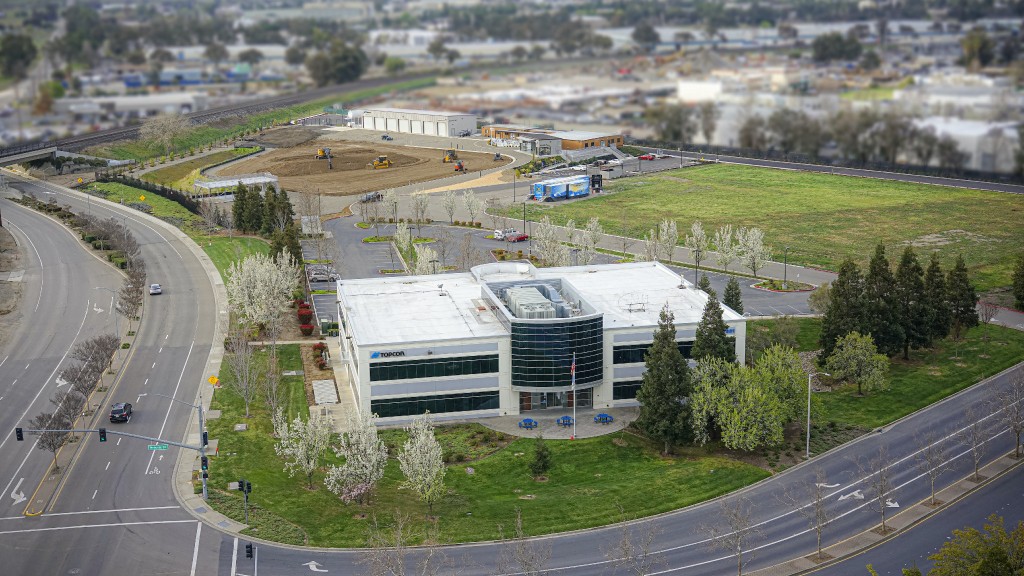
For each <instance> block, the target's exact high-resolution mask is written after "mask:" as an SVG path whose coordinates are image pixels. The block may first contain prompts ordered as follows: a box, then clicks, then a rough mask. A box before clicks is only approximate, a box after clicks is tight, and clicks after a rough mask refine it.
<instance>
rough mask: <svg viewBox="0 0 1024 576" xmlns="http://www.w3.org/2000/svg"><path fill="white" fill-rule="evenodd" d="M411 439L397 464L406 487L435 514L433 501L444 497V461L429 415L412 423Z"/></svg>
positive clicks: (399, 455) (427, 413)
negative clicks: (403, 475) (403, 476)
mask: <svg viewBox="0 0 1024 576" xmlns="http://www.w3.org/2000/svg"><path fill="white" fill-rule="evenodd" d="M406 430H407V431H408V432H409V439H408V440H406V441H405V446H403V447H402V451H401V452H399V454H398V464H399V466H400V467H401V469H402V474H405V482H404V483H403V484H402V487H403V488H409V489H411V490H412V491H413V492H415V493H416V495H417V496H419V497H420V500H423V501H424V502H426V503H427V509H428V510H429V512H431V513H433V511H434V502H437V501H438V500H440V499H441V496H443V495H444V491H445V486H444V473H445V470H446V469H445V467H444V460H443V459H442V457H441V445H440V444H439V443H438V442H437V438H434V427H433V426H431V425H430V412H425V413H424V414H423V415H422V416H418V417H417V418H416V419H415V420H413V423H412V426H410V427H408V428H406Z"/></svg>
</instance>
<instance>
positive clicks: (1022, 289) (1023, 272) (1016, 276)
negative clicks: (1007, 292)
mask: <svg viewBox="0 0 1024 576" xmlns="http://www.w3.org/2000/svg"><path fill="white" fill-rule="evenodd" d="M1013 300H1014V302H1013V305H1014V307H1016V308H1017V310H1024V254H1021V255H1020V256H1017V265H1016V266H1014V267H1013Z"/></svg>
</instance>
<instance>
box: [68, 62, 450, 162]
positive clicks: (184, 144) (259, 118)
mask: <svg viewBox="0 0 1024 576" xmlns="http://www.w3.org/2000/svg"><path fill="white" fill-rule="evenodd" d="M434 82H435V79H434V78H425V79H421V80H406V81H404V82H395V83H394V84H388V85H386V86H379V87H377V88H368V89H365V90H355V91H352V92H339V93H338V94H336V95H334V96H331V97H329V98H321V99H319V100H315V101H313V102H308V103H306V104H299V105H296V106H289V107H287V108H280V109H277V110H271V111H268V112H262V113H260V114H253V115H252V116H248V117H246V118H244V119H240V120H239V121H238V123H237V124H232V125H231V126H226V127H215V126H210V125H204V126H199V127H197V128H195V129H193V130H191V131H189V133H188V134H186V135H184V136H182V137H181V138H177V139H175V141H174V146H173V148H174V150H177V151H179V152H180V151H182V150H188V149H189V148H198V147H200V146H207V145H209V144H214V143H217V142H221V141H223V140H225V139H228V138H236V137H239V136H241V135H243V134H246V133H252V132H253V131H255V130H259V129H260V128H265V127H267V126H272V125H275V124H281V123H284V122H287V121H289V120H293V119H295V118H300V117H303V116H308V115H310V114H314V113H316V112H319V111H321V110H322V109H323V108H324V106H329V105H331V104H335V103H337V102H344V103H345V104H346V105H349V106H351V105H352V104H353V103H355V102H357V101H359V100H365V99H367V98H373V97H375V96H380V95H382V94H387V93H388V92H400V91H404V90H415V89H417V88H423V87H426V86H431V85H433V84H434ZM85 153H86V154H91V155H93V156H100V157H103V158H114V159H119V160H120V159H134V160H137V161H143V160H147V159H149V158H155V157H159V156H161V155H162V154H163V153H164V152H163V148H162V147H161V146H160V145H159V144H157V143H155V142H141V141H121V142H115V143H113V144H109V145H102V146H95V147H92V148H89V149H88V150H86V151H85Z"/></svg>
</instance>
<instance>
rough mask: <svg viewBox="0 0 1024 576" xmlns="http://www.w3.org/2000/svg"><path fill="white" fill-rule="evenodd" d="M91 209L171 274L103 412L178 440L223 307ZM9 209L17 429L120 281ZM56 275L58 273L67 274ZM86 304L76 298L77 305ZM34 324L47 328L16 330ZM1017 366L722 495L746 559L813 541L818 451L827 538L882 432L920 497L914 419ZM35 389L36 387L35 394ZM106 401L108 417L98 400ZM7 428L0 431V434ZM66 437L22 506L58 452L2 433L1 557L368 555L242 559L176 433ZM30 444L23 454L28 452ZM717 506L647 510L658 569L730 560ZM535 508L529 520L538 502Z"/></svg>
mask: <svg viewBox="0 0 1024 576" xmlns="http://www.w3.org/2000/svg"><path fill="white" fill-rule="evenodd" d="M13 185H14V187H16V188H20V189H22V190H25V191H30V192H32V193H34V194H35V195H36V196H38V197H43V196H44V195H45V193H46V191H47V190H49V191H54V188H53V187H49V186H41V185H39V184H35V183H32V182H24V181H20V182H18V181H16V182H15V183H14V184H13ZM55 193H56V195H57V199H58V201H60V202H62V203H67V204H71V205H72V206H74V207H77V208H79V209H86V204H85V203H84V202H83V201H82V200H81V199H80V198H78V197H77V196H76V195H73V194H71V193H68V192H61V191H56V192H55ZM92 209H93V210H94V211H97V212H100V213H103V214H109V215H114V214H117V215H118V217H119V218H124V219H125V221H126V223H127V224H128V226H129V227H130V228H131V229H132V231H133V233H135V234H136V235H137V237H138V239H139V241H140V243H141V244H142V246H143V253H144V256H145V258H146V260H147V264H148V270H149V274H150V279H151V281H153V282H159V283H161V284H163V285H164V288H165V294H163V295H162V296H158V297H151V298H149V299H148V300H147V307H146V312H145V314H146V317H145V321H144V324H143V327H142V328H141V329H140V331H139V335H138V339H137V340H136V341H135V344H134V345H133V347H132V352H131V354H132V356H131V358H130V360H129V362H128V364H127V366H126V368H125V370H124V374H123V376H122V377H121V378H120V380H119V382H118V384H117V386H116V388H115V390H114V391H113V392H112V397H113V398H114V399H116V400H120V401H129V402H132V403H133V404H135V405H136V414H135V416H134V417H133V419H132V421H131V422H130V423H128V424H124V425H109V424H106V426H107V427H108V428H109V429H111V430H115V431H116V430H129V431H131V432H134V433H139V434H144V435H149V436H161V437H164V438H169V439H178V440H180V439H182V438H183V436H184V434H185V426H186V422H187V420H188V418H189V416H190V408H188V407H187V406H183V405H181V404H177V403H172V402H171V401H170V400H168V399H166V398H162V397H160V396H157V394H165V395H168V396H173V397H175V398H177V399H179V400H182V401H184V402H189V403H191V402H193V399H194V398H195V395H196V390H197V387H198V386H199V385H200V383H201V382H202V381H203V380H204V378H205V376H206V375H205V372H204V367H205V364H206V362H207V357H208V355H209V353H210V350H211V343H212V338H213V334H214V324H215V319H216V318H217V317H218V315H219V313H220V310H218V308H217V306H215V305H214V302H215V298H214V295H213V291H212V288H211V285H210V278H209V276H208V274H207V271H206V269H205V268H203V267H202V265H201V264H200V262H199V260H198V259H197V256H196V255H195V253H194V252H193V251H192V249H191V248H189V247H188V246H186V245H185V243H184V242H183V241H182V240H181V239H179V237H178V236H177V235H175V234H173V233H172V231H170V230H168V229H167V228H165V227H163V226H162V225H161V224H160V223H156V222H153V221H152V220H150V219H149V218H147V217H144V216H141V215H138V214H135V213H132V212H129V211H123V210H122V209H121V208H120V207H112V206H110V205H107V204H105V203H95V202H94V203H93V204H92ZM4 216H5V223H6V222H10V223H11V224H12V225H14V226H17V227H18V228H16V229H15V230H16V234H17V235H18V237H19V240H21V241H23V242H25V243H26V244H28V245H29V247H30V248H29V250H28V251H29V253H30V257H29V258H28V262H29V266H28V267H27V270H26V274H25V283H26V285H25V291H24V298H23V301H22V312H23V313H25V314H35V313H38V314H39V316H40V318H47V320H42V319H40V320H39V322H40V323H41V324H43V325H45V326H46V327H47V328H46V329H45V330H42V329H40V330H34V328H35V327H36V326H37V325H35V324H33V326H32V327H31V328H26V327H23V328H22V329H21V330H22V332H23V333H21V334H18V335H17V337H15V338H12V339H11V342H12V343H11V344H10V345H9V348H10V349H9V350H5V351H3V354H4V355H7V356H8V357H9V358H10V359H8V360H6V361H5V362H4V363H3V364H0V370H2V371H3V372H2V373H0V377H3V380H2V382H3V383H4V385H6V383H7V382H8V379H10V380H12V381H13V380H14V379H17V380H18V382H17V383H16V384H21V383H22V382H24V381H23V380H22V376H21V375H20V372H18V370H26V371H28V370H38V369H42V370H41V372H39V373H38V375H37V373H36V372H32V374H33V376H32V379H33V385H32V386H31V388H30V390H31V394H28V393H25V392H19V394H21V396H18V398H19V400H18V402H19V403H20V404H21V406H20V410H18V409H13V410H12V408H11V405H9V404H7V400H6V399H4V400H0V424H2V425H3V428H2V429H3V430H5V431H7V432H8V433H9V431H10V430H11V428H12V427H13V426H14V425H15V422H20V421H22V420H23V418H24V417H23V416H22V415H21V413H22V412H25V413H26V414H28V415H31V414H34V413H37V412H39V411H42V410H43V409H45V402H46V398H48V397H49V396H50V395H51V394H52V390H53V388H54V386H55V383H54V382H52V380H51V381H47V377H49V376H50V373H51V372H54V373H55V372H56V371H57V370H58V369H59V368H60V367H61V366H62V365H63V364H62V363H63V362H64V359H63V357H62V355H63V354H64V351H66V350H67V348H68V347H70V346H71V345H73V342H74V341H75V339H76V338H82V337H86V336H87V335H88V334H90V333H93V332H96V331H99V330H104V329H107V330H109V327H110V324H111V322H112V319H111V316H110V315H109V313H106V312H105V311H104V312H98V311H95V310H93V309H92V307H93V305H96V306H97V308H99V309H104V310H106V308H107V307H108V306H109V294H106V293H105V292H103V291H96V290H92V288H93V286H94V285H97V286H101V285H102V286H108V287H116V285H117V284H118V283H119V279H118V275H117V273H116V272H113V271H112V270H110V269H109V268H107V267H106V265H105V264H103V263H100V262H97V261H96V260H95V259H93V258H92V257H91V256H90V255H89V254H88V252H86V251H84V250H81V249H79V248H78V246H77V240H76V239H75V238H74V237H73V236H72V235H71V234H70V233H68V232H67V231H66V230H64V229H62V228H60V227H59V226H57V225H56V224H54V223H52V222H51V221H46V219H45V218H44V217H42V216H41V215H38V214H34V213H32V212H29V211H28V210H26V209H23V208H21V207H18V206H14V205H12V204H10V203H5V205H4ZM12 227H13V226H12ZM29 240H31V243H29ZM33 246H34V247H33ZM33 250H34V251H38V255H34V252H33ZM57 285H63V286H64V288H63V289H57V288H56V286H57ZM93 291H95V292H100V293H103V294H104V295H103V303H99V304H96V301H95V299H96V298H98V297H97V296H93V297H92V298H90V297H89V295H87V294H85V293H87V292H93ZM104 303H106V305H107V306H105V305H104ZM36 306H38V308H36ZM76 306H77V308H78V309H79V310H80V311H79V312H78V315H77V316H76V315H75V313H74V310H75V307H76ZM40 311H41V312H40ZM103 314H106V316H103ZM34 317H35V316H33V318H34ZM26 324H27V323H26ZM69 325H71V326H70V327H68V326H69ZM79 325H81V326H82V328H81V329H79ZM72 329H74V330H75V332H74V334H72V333H71V331H72ZM79 330H80V332H79ZM33 334H41V335H39V336H32V335H33ZM79 334H81V335H79ZM31 337H38V338H39V340H27V341H26V343H25V344H24V345H23V344H22V341H23V340H24V339H25V338H31ZM8 370H11V372H8ZM1007 379H1008V375H1007V374H1005V373H1004V374H1001V375H999V376H997V377H995V378H993V379H991V380H990V381H988V382H986V383H983V384H981V385H979V386H976V387H974V388H972V389H971V390H968V391H966V392H964V393H962V394H960V395H957V396H955V397H953V398H950V399H947V400H946V401H944V402H942V403H940V404H938V405H935V406H932V407H930V408H928V409H926V410H923V411H921V412H919V413H917V414H915V415H913V416H911V417H909V418H907V419H905V420H903V421H901V422H900V423H898V424H895V425H893V426H890V427H888V428H886V429H885V430H884V431H880V432H877V433H874V434H871V435H869V436H866V437H864V438H862V439H860V440H859V441H857V442H854V443H852V444H850V445H847V446H844V447H842V448H841V449H838V450H836V451H833V452H832V453H829V454H825V455H822V456H819V457H817V458H816V459H815V460H814V461H813V462H812V463H811V464H810V465H805V466H801V467H797V468H794V469H791V470H789V471H787V472H785V473H783V474H780V475H778V476H777V477H775V478H773V479H771V480H769V481H766V482H762V483H760V484H758V485H756V486H753V487H751V488H749V489H747V490H744V491H742V493H741V494H736V495H730V496H728V497H727V498H728V499H733V498H738V497H743V498H746V499H747V500H749V501H750V502H751V504H752V516H753V521H754V523H755V524H757V526H758V528H759V529H760V531H761V533H762V534H763V537H760V538H759V539H757V540H756V541H755V542H753V549H752V550H750V551H748V553H747V555H746V558H747V559H748V560H749V565H748V567H749V568H751V569H756V568H760V567H766V566H770V565H774V564H777V563H780V562H783V561H785V560H789V559H791V558H793V557H797V556H801V555H806V554H808V553H810V552H811V551H812V550H813V548H814V535H813V532H812V531H811V530H810V528H809V527H808V525H807V522H806V521H805V520H804V519H803V517H801V516H800V515H799V514H797V513H796V512H795V511H794V510H793V509H792V507H791V506H790V505H788V504H786V503H784V502H783V498H782V495H783V493H784V491H785V489H786V488H787V487H790V486H792V485H795V484H801V483H804V482H806V481H808V480H810V479H812V478H813V474H814V471H815V469H816V468H817V467H821V468H822V469H823V470H825V471H826V473H827V476H828V486H829V488H828V490H829V497H828V502H829V507H830V509H831V510H832V511H833V512H834V514H835V516H836V520H835V521H834V522H833V523H832V524H831V525H830V526H829V528H828V529H827V530H826V532H825V535H824V540H825V542H826V544H829V543H835V542H837V541H840V540H843V539H845V538H848V537H849V536H851V535H853V534H856V533H859V532H861V531H864V530H866V529H869V528H871V527H872V526H873V525H874V524H875V523H877V521H878V514H877V512H876V511H874V510H872V509H871V507H870V505H869V503H870V500H869V499H862V498H861V497H862V496H865V495H867V496H870V489H869V488H868V483H867V482H866V478H865V475H864V473H863V472H862V471H861V470H859V468H858V466H856V465H855V463H854V461H856V460H858V459H860V460H864V459H867V458H869V457H871V456H873V455H875V454H877V451H878V448H879V447H880V446H883V445H884V446H886V447H887V448H888V450H889V454H890V457H891V461H892V462H893V472H894V473H893V485H894V487H895V492H894V493H893V496H892V500H894V502H893V503H894V504H896V505H900V506H906V505H908V504H909V503H912V502H916V501H918V500H921V499H923V498H925V497H926V496H927V494H928V485H927V481H926V479H925V478H924V476H923V474H922V472H921V471H920V470H919V468H918V462H917V460H916V458H915V452H916V451H917V450H918V449H919V445H918V442H917V440H916V432H917V431H918V430H921V429H924V428H927V429H929V430H932V431H936V432H940V433H942V434H943V435H952V434H953V433H954V432H955V431H956V430H957V428H958V427H960V426H961V423H962V420H963V415H964V411H965V409H966V407H967V406H969V405H973V404H976V403H979V402H981V401H983V400H985V399H987V398H989V397H991V394H992V391H993V390H994V389H997V388H998V387H1000V386H1003V385H1005V383H1006V381H1007ZM36 393H38V397H37V398H34V396H35V395H36ZM33 400H34V401H33ZM100 414H101V417H102V414H103V413H102V412H101V413H100ZM98 422H102V420H100V421H98ZM983 426H984V427H985V429H986V430H987V431H988V432H989V434H990V435H991V436H992V439H991V440H989V442H988V443H987V444H986V453H987V457H988V458H989V459H990V458H993V457H995V455H997V454H1000V453H1003V452H1006V451H1007V450H1009V449H1010V447H1011V445H1012V439H1011V438H1010V437H1009V434H1007V433H1005V432H999V426H998V425H997V423H996V422H995V420H994V419H993V418H988V419H986V420H984V421H983ZM2 438H3V435H0V441H2ZM71 448H72V449H78V450H80V452H79V453H78V454H77V455H76V457H75V459H74V463H73V465H72V467H71V468H70V470H68V471H67V472H66V477H67V479H68V480H67V482H66V483H65V484H64V485H63V486H62V488H61V489H60V491H59V492H58V493H57V495H56V497H55V499H54V500H53V501H52V502H51V503H50V504H49V505H48V506H47V508H46V510H45V513H44V514H43V515H41V516H38V517H34V518H25V517H24V516H22V515H21V511H22V509H23V508H24V505H25V503H24V502H17V505H15V500H17V498H14V497H11V492H12V488H14V487H15V486H14V483H17V482H18V480H19V478H21V477H24V478H25V480H23V481H22V484H21V486H20V489H21V490H22V491H28V490H29V489H32V488H34V485H35V484H36V483H37V482H38V480H39V479H40V478H41V477H42V473H43V470H45V468H46V466H47V465H48V459H49V454H48V453H45V452H42V451H39V450H32V449H31V447H30V445H29V443H27V442H26V443H16V442H14V441H13V440H10V441H8V442H6V444H4V445H3V446H2V447H0V473H2V474H3V476H2V477H0V480H2V481H3V483H7V482H8V481H10V482H11V483H12V484H11V485H10V486H8V487H7V489H5V492H4V494H3V495H2V496H3V500H2V501H0V502H2V504H0V554H2V557H3V558H4V559H5V566H4V572H5V573H11V574H75V573H78V574H122V573H132V574H157V573H159V574H189V575H194V574H230V575H232V576H234V574H250V575H251V574H253V573H255V572H256V571H257V570H258V569H259V568H261V569H263V573H264V574H306V573H310V572H314V571H316V570H327V571H330V572H333V573H336V574H337V573H342V574H356V573H363V572H365V571H366V568H365V566H359V565H357V564H356V563H357V562H358V560H359V559H360V552H358V551H310V550H298V549H292V548H287V547H280V546H274V545H269V544H267V545H258V550H259V551H258V561H259V567H258V568H257V566H256V565H255V562H256V560H255V559H253V560H249V559H246V558H244V554H243V553H242V550H243V546H242V544H244V542H245V541H246V540H244V539H243V540H241V541H239V540H237V539H236V538H235V536H234V535H228V534H223V533H221V532H219V531H218V530H217V529H216V527H211V526H208V525H205V524H200V523H199V522H197V521H196V520H195V519H194V518H193V517H192V516H190V515H189V514H188V513H187V512H186V511H184V510H183V509H182V508H181V507H180V506H179V505H178V502H177V500H176V499H175V497H174V496H173V490H172V486H171V477H172V474H171V471H172V470H171V468H172V466H171V461H173V460H174V459H175V456H176V450H175V449H172V450H171V451H169V452H167V453H165V455H164V458H163V459H162V460H161V459H160V458H159V456H158V455H155V453H154V452H149V451H147V450H146V448H145V443H144V442H142V441H138V440H131V439H120V441H119V439H118V437H117V436H111V441H109V442H107V443H105V444H100V443H99V442H98V441H97V440H96V438H94V437H93V438H90V437H86V438H84V439H83V442H81V443H79V445H77V446H73V447H71ZM943 452H944V454H946V455H947V457H948V458H950V459H952V460H953V464H954V465H953V467H952V468H951V470H949V471H948V472H946V473H944V474H943V476H942V477H941V479H940V484H942V485H946V484H949V483H951V482H952V481H954V480H955V479H958V478H961V477H963V476H965V475H967V474H968V472H969V470H970V468H971V465H970V464H969V463H968V458H967V457H966V456H965V448H964V447H963V446H962V445H959V444H958V443H957V442H955V441H954V440H953V439H952V436H950V438H949V439H948V440H947V441H946V443H945V444H944V449H943ZM22 459H24V460H25V464H24V466H21V465H20V464H21V460H22ZM19 466H20V468H19ZM706 473H707V474H709V475H710V474H714V472H713V471H708V472H706ZM1010 476H1011V477H1013V478H1016V479H1017V480H1018V481H1019V479H1020V472H1019V471H1013V472H1011V473H1010ZM893 510H898V509H895V508H894V509H893ZM719 517H720V514H718V503H706V504H703V505H699V506H695V507H692V508H689V509H686V510H682V511H678V512H674V513H670V514H665V515H663V516H660V517H657V518H654V519H651V520H648V521H644V522H643V524H645V525H650V526H654V527H655V528H656V529H657V535H656V537H655V540H654V544H653V548H652V549H653V551H654V555H655V556H656V557H657V558H658V559H659V561H660V562H661V564H660V565H661V566H662V568H661V569H662V570H665V571H667V573H675V572H678V573H686V574H722V573H726V572H728V571H730V570H732V569H733V567H734V559H733V558H732V557H730V556H729V555H727V554H725V553H722V552H719V551H717V550H713V549H712V548H710V547H709V545H708V542H707V536H706V534H705V533H704V532H702V531H701V530H699V529H698V527H699V526H701V525H706V524H709V523H714V522H716V521H717V519H718V518H719ZM442 521H443V518H442ZM526 522H527V524H528V523H529V519H528V518H527V519H526ZM618 537H619V530H618V529H617V528H614V527H610V528H605V529H598V530H588V531H582V532H576V533H571V534H563V535H555V536H550V537H545V538H542V539H539V540H538V542H539V543H541V544H543V545H549V546H551V548H552V557H551V560H550V561H549V562H548V568H550V569H551V570H552V572H553V573H558V574H593V573H595V572H602V573H604V572H607V573H614V570H613V569H612V566H611V565H610V563H609V561H608V559H607V558H606V557H605V550H607V549H608V548H609V547H610V546H611V544H612V543H613V542H614V541H615V540H616V539H617V538H618ZM498 548H499V545H497V544H493V543H483V544H476V545H469V546H464V547H458V548H449V549H448V550H447V553H448V554H449V555H451V557H452V558H453V560H455V561H456V562H458V564H460V565H461V566H462V567H463V568H462V573H465V574H481V575H483V574H488V575H490V574H495V573H496V564H495V558H497V556H498ZM896 553H897V554H898V553H899V552H898V551H897V552H896ZM311 562H316V564H310V563H311ZM313 568H316V570H313Z"/></svg>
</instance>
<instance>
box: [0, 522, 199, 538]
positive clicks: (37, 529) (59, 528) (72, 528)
mask: <svg viewBox="0 0 1024 576" xmlns="http://www.w3.org/2000/svg"><path fill="white" fill-rule="evenodd" d="M193 522H195V520H152V521H149V522H113V523H110V524H82V525H81V526H54V527H52V528H26V529H24V530H4V531H2V532H0V536H3V535H5V534H27V533H30V532H53V531H56V530H77V529H81V528H117V527H121V526H149V525H153V524H186V523H188V524H191V523H193Z"/></svg>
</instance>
